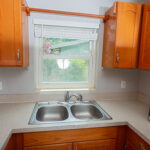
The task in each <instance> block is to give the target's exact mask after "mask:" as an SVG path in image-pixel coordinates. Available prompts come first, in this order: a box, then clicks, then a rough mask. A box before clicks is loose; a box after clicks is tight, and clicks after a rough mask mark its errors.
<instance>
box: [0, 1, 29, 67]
mask: <svg viewBox="0 0 150 150" xmlns="http://www.w3.org/2000/svg"><path fill="white" fill-rule="evenodd" d="M25 5H26V4H25V1H21V0H0V66H3V67H25V66H28V63H29V60H28V58H29V56H28V52H29V48H28V17H27V14H26V10H25Z"/></svg>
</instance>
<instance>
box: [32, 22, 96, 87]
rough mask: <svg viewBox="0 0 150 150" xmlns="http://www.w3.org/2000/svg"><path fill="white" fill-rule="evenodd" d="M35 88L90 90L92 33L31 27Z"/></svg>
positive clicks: (81, 29) (48, 27)
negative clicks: (32, 30)
mask: <svg viewBox="0 0 150 150" xmlns="http://www.w3.org/2000/svg"><path fill="white" fill-rule="evenodd" d="M34 28H35V33H34V34H35V44H36V48H35V50H36V51H35V53H36V63H35V64H36V87H37V88H50V89H66V88H67V89H68V88H71V89H73V88H77V89H81V88H93V87H94V84H95V64H96V57H95V56H96V39H97V33H96V29H90V28H83V27H82V28H79V27H64V26H51V25H37V24H36V25H35V27H34Z"/></svg>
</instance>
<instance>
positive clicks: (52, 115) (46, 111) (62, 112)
mask: <svg viewBox="0 0 150 150" xmlns="http://www.w3.org/2000/svg"><path fill="white" fill-rule="evenodd" d="M67 118H68V111H67V109H66V108H65V107H64V106H47V107H41V108H39V109H38V111H37V114H36V119H37V120H38V121H61V120H66V119H67Z"/></svg>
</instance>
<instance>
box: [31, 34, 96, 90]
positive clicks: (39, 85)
mask: <svg viewBox="0 0 150 150" xmlns="http://www.w3.org/2000/svg"><path fill="white" fill-rule="evenodd" d="M34 39H35V79H36V81H35V82H36V89H91V88H95V80H96V63H97V61H96V58H97V57H96V54H97V46H96V44H97V41H90V42H91V44H90V45H91V47H90V55H89V56H53V55H50V56H43V53H42V51H41V49H42V46H43V40H42V38H36V37H35V38H34ZM42 57H48V58H51V59H56V58H59V59H89V80H88V81H89V82H70V83H69V82H60V83H56V82H54V83H53V82H49V83H48V82H46V83H44V82H41V81H42V73H41V72H42V66H41V65H42Z"/></svg>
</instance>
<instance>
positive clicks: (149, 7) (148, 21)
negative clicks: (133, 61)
mask: <svg viewBox="0 0 150 150" xmlns="http://www.w3.org/2000/svg"><path fill="white" fill-rule="evenodd" d="M139 68H140V69H148V70H150V3H149V4H146V5H145V6H144V14H143V25H142V39H141V47H140V61H139Z"/></svg>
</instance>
